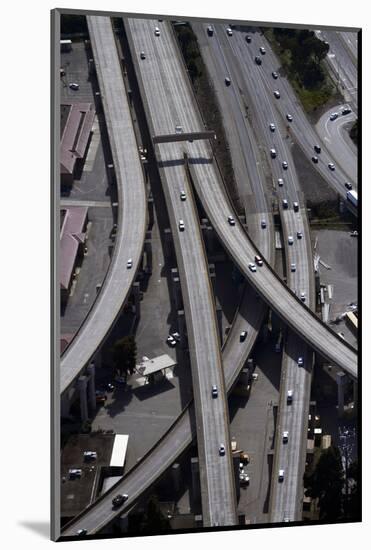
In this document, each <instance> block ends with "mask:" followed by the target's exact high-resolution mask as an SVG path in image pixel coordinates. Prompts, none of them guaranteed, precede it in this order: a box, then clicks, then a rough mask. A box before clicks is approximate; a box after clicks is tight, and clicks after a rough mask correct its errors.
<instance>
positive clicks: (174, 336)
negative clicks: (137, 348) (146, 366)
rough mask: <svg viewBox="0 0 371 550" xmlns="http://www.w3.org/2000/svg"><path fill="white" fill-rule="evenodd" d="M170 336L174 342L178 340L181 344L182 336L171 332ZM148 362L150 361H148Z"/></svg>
mask: <svg viewBox="0 0 371 550" xmlns="http://www.w3.org/2000/svg"><path fill="white" fill-rule="evenodd" d="M170 336H172V337H173V338H174V340H176V341H177V342H180V334H179V332H171V333H170ZM147 361H148V359H147Z"/></svg>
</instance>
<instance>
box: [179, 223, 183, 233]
mask: <svg viewBox="0 0 371 550" xmlns="http://www.w3.org/2000/svg"><path fill="white" fill-rule="evenodd" d="M179 231H184V221H183V220H179Z"/></svg>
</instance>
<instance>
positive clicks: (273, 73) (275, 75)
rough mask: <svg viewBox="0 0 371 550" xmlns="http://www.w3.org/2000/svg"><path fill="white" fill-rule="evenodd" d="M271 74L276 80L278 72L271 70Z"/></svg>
mask: <svg viewBox="0 0 371 550" xmlns="http://www.w3.org/2000/svg"><path fill="white" fill-rule="evenodd" d="M272 76H273V78H274V80H277V78H278V73H276V71H273V72H272Z"/></svg>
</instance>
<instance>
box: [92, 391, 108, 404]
mask: <svg viewBox="0 0 371 550" xmlns="http://www.w3.org/2000/svg"><path fill="white" fill-rule="evenodd" d="M106 399H107V395H106V392H105V391H102V390H96V392H95V400H96V402H97V403H104V402H105V401H106Z"/></svg>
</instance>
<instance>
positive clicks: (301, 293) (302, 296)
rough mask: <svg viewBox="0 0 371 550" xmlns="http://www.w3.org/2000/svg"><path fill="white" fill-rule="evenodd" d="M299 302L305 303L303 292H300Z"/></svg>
mask: <svg viewBox="0 0 371 550" xmlns="http://www.w3.org/2000/svg"><path fill="white" fill-rule="evenodd" d="M300 300H301V301H302V302H305V292H300Z"/></svg>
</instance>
